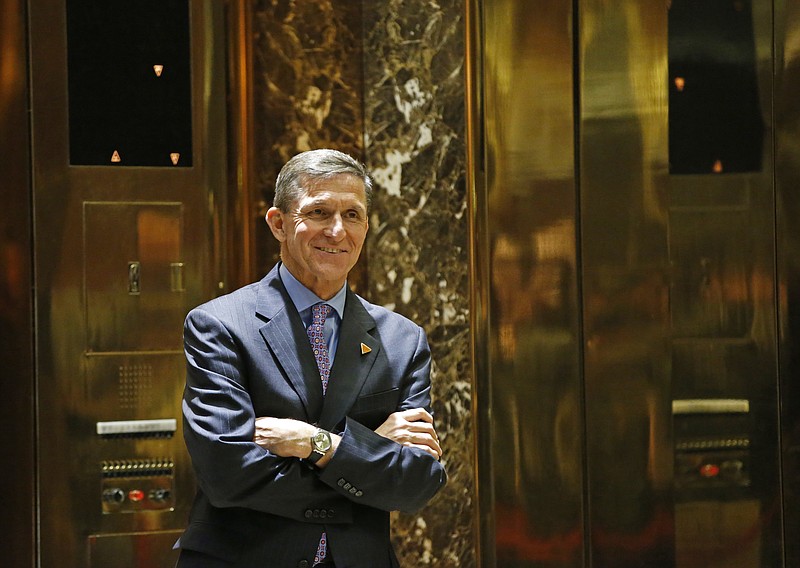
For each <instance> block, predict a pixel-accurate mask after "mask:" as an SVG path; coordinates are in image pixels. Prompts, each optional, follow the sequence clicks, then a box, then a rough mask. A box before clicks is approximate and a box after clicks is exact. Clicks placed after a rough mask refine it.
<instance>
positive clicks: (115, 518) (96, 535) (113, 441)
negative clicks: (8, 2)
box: [26, 0, 226, 568]
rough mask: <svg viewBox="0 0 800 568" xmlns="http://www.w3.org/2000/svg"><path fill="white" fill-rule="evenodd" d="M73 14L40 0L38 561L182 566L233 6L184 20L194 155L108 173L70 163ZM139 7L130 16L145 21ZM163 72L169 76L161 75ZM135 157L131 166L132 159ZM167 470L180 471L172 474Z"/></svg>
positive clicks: (35, 169)
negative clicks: (192, 349) (192, 371)
mask: <svg viewBox="0 0 800 568" xmlns="http://www.w3.org/2000/svg"><path fill="white" fill-rule="evenodd" d="M68 4H69V5H70V6H72V7H75V6H77V4H80V3H73V2H66V1H65V0H31V1H29V2H27V3H26V6H27V9H28V22H29V28H28V34H29V37H28V48H29V58H30V67H29V80H30V91H31V97H30V113H31V118H30V121H31V138H32V139H31V144H30V147H31V149H32V156H31V162H32V165H31V172H32V174H31V176H32V179H31V186H32V191H33V199H32V200H31V202H32V203H33V207H34V210H33V215H34V224H33V225H34V232H33V239H34V243H35V251H34V254H33V262H34V270H35V275H36V281H35V283H34V286H33V287H32V289H33V290H34V292H35V304H36V310H35V341H36V432H37V440H36V444H35V449H36V489H37V494H36V498H37V503H38V504H39V505H40V506H37V508H36V519H35V520H36V527H37V531H38V534H39V535H41V538H40V539H39V540H38V542H37V543H36V547H35V554H36V565H37V566H41V567H42V568H51V567H55V566H70V567H72V566H76V567H77V566H81V567H87V566H98V567H99V566H131V567H134V566H135V567H136V568H140V567H141V568H143V567H144V566H148V567H150V566H153V567H162V566H163V567H166V566H172V565H174V553H173V552H172V544H173V543H174V539H175V538H176V535H177V533H178V532H179V531H180V529H181V528H182V527H183V526H185V523H186V519H187V517H186V515H187V512H188V508H189V506H190V503H191V499H192V497H193V493H194V489H195V480H194V477H193V474H192V471H191V464H190V463H189V457H188V453H187V452H186V449H185V446H184V444H183V439H182V431H181V426H180V420H179V418H180V398H181V394H182V390H183V384H184V374H185V360H184V357H183V353H182V338H181V336H182V334H181V331H182V324H183V318H184V316H185V313H186V310H187V308H188V307H189V306H192V305H197V304H200V303H201V302H202V301H204V300H206V299H209V298H211V297H212V296H213V295H214V293H215V291H216V287H217V283H218V282H220V281H222V280H223V278H222V274H221V273H220V272H219V268H220V267H221V266H223V265H224V262H222V261H220V259H219V255H220V254H221V251H222V246H221V241H220V239H218V234H219V233H221V232H224V225H223V223H222V219H221V218H220V217H219V215H220V213H221V212H222V211H223V210H224V209H223V208H221V207H220V204H221V203H222V202H224V193H225V172H226V165H225V152H224V146H225V136H224V135H220V133H224V132H225V131H226V124H225V113H224V109H225V71H224V52H225V49H224V36H223V35H222V30H223V29H224V19H223V17H224V8H225V6H224V5H223V3H220V2H212V1H211V0H202V1H196V2H195V1H192V2H183V3H182V5H183V7H184V9H185V10H188V11H189V18H188V23H187V20H186V18H184V19H183V20H182V21H183V23H184V24H185V25H188V26H189V27H190V28H191V29H190V33H189V34H188V38H186V37H185V36H184V42H188V43H189V44H190V45H188V46H187V45H184V46H182V48H183V49H185V50H188V53H187V57H188V58H189V63H190V66H191V70H192V73H191V75H190V78H189V79H188V83H187V84H188V86H189V87H190V93H189V94H190V95H191V105H190V108H189V110H188V114H187V115H182V116H181V117H179V118H176V120H178V121H180V122H181V124H180V125H178V126H179V129H180V130H182V132H183V133H185V134H186V135H187V136H189V138H190V140H188V143H190V146H189V148H190V151H186V149H185V148H184V149H177V150H168V151H167V153H166V154H164V156H163V158H164V161H163V163H164V165H165V166H166V167H96V166H87V165H76V164H75V163H71V161H70V157H71V156H72V157H76V156H74V155H73V154H71V152H70V144H69V142H70V119H71V118H75V117H74V116H73V117H70V106H69V104H70V99H69V96H68V94H69V79H71V78H72V77H70V76H69V71H70V70H69V69H68V63H76V62H75V61H74V58H75V57H79V58H83V57H91V56H86V54H85V53H84V54H81V53H80V52H74V51H73V52H72V53H69V54H68V50H67V42H68V38H67V32H68V23H67V7H68ZM73 4H75V6H73ZM83 4H86V3H85V2H83ZM110 4H113V5H114V7H116V8H119V7H120V6H121V5H122V4H126V3H124V2H112V3H110ZM134 4H135V3H127V4H126V6H127V8H126V9H132V10H137V9H138V10H141V9H144V6H138V5H137V6H138V8H137V7H132V6H134ZM178 4H181V3H176V5H178ZM97 9H98V10H103V9H104V8H102V7H98V8H97ZM139 16H141V14H139ZM139 21H141V19H139ZM83 23H87V22H83ZM179 25H180V24H179ZM150 26H157V21H154V20H151V21H149V23H147V24H145V25H143V26H140V25H137V26H134V28H135V29H134V28H132V29H131V30H128V31H129V32H131V33H133V34H134V35H135V36H136V38H137V41H144V43H145V44H146V43H147V41H146V40H147V38H146V37H145V36H146V35H147V33H148V30H149V29H150ZM111 39H112V40H113V39H114V38H111ZM112 43H113V42H112ZM129 47H130V46H129ZM147 47H148V46H146V45H144V47H143V46H142V45H139V46H138V47H137V48H142V49H147ZM150 47H152V46H150ZM131 49H134V48H131ZM104 55H108V54H104ZM70 58H72V59H73V60H72V61H70ZM76 64H77V67H76V68H81V69H86V68H87V67H91V65H92V63H91V62H90V61H80V62H77V63H76ZM118 64H119V65H120V68H119V69H116V70H115V74H116V73H126V72H133V73H135V72H136V69H135V67H136V66H135V65H134V64H133V63H131V62H130V61H127V62H126V61H123V59H122V58H121V59H119V60H118ZM156 64H158V65H163V68H162V69H161V77H160V78H159V77H158V76H157V75H156V72H155V69H154V68H153V65H156ZM171 69H172V67H171V66H170V63H169V61H165V60H156V61H151V62H148V64H147V66H146V67H145V69H144V71H143V72H145V73H146V74H147V77H148V80H152V81H156V82H158V81H164V80H167V79H168V76H169V74H170V73H171ZM160 84H162V85H166V83H160ZM128 88H129V90H130V93H129V94H130V96H131V97H132V98H133V99H134V100H139V101H140V102H148V103H149V104H153V100H152V99H150V98H148V95H147V93H143V92H141V90H140V89H139V88H138V87H136V85H135V82H131V84H130V85H128ZM151 94H152V93H151ZM137 96H138V98H137ZM110 102H111V103H113V101H110ZM84 110H86V109H84ZM140 110H141V109H140ZM150 110H152V112H153V113H155V114H158V113H159V112H161V110H163V109H150ZM90 111H91V109H88V111H87V112H90ZM120 112H122V113H124V109H122V108H121V109H120ZM144 112H148V109H146V108H145V109H144ZM167 120H168V119H167ZM185 120H188V121H189V122H188V123H187V122H185ZM123 122H124V121H123ZM104 126H108V127H109V129H111V130H113V129H114V128H115V126H114V125H104ZM163 126H165V128H167V129H168V128H169V127H170V125H169V124H166V125H163ZM106 132H107V131H106ZM120 148H122V146H120ZM169 153H176V154H180V156H175V159H176V160H177V162H178V164H177V165H179V166H191V167H173V165H172V158H170V156H169ZM119 154H120V160H121V161H122V162H121V165H124V164H125V161H124V160H125V159H126V156H128V155H129V154H128V153H127V152H125V151H123V150H122V149H120V150H119ZM112 155H113V154H108V156H109V157H111V156H112ZM75 161H76V162H83V161H84V160H83V159H76V160H75ZM125 420H132V421H149V420H165V421H175V422H174V423H175V424H176V427H175V428H174V429H172V430H166V431H159V432H150V431H140V432H130V431H126V432H117V433H115V434H108V433H107V432H106V433H98V424H107V423H119V422H120V421H125ZM170 423H171V422H170ZM139 424H140V425H141V424H142V423H139ZM144 424H150V422H144ZM117 426H119V424H117ZM104 427H105V426H104ZM163 463H169V464H172V465H171V466H170V467H169V468H164V467H161V466H159V465H158V464H163ZM115 464H116V465H121V466H125V467H127V468H128V469H125V467H123V470H124V472H125V473H126V475H121V476H117V473H119V472H118V471H117V470H115V469H114V467H116V465H115ZM167 470H168V471H167ZM117 481H119V484H118V483H117ZM89 535H93V536H89ZM120 535H130V538H127V536H126V537H124V538H123V537H121V536H120ZM118 537H119V538H118ZM87 538H89V542H88V545H87ZM112 558H113V559H112Z"/></svg>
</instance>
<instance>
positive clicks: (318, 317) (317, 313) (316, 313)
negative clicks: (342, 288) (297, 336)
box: [311, 303, 333, 325]
mask: <svg viewBox="0 0 800 568" xmlns="http://www.w3.org/2000/svg"><path fill="white" fill-rule="evenodd" d="M332 309H333V307H332V306H331V305H330V304H323V303H319V304H314V305H313V306H311V315H312V316H313V318H314V319H313V323H316V324H319V325H322V324H324V323H325V319H326V318H327V317H328V316H329V315H330V313H331V310H332Z"/></svg>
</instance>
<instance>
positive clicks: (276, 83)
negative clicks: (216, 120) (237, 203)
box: [243, 0, 364, 280]
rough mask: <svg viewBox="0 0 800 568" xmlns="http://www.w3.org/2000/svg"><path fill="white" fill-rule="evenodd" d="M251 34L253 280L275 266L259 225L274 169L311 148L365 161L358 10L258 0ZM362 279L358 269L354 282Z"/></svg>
mask: <svg viewBox="0 0 800 568" xmlns="http://www.w3.org/2000/svg"><path fill="white" fill-rule="evenodd" d="M243 1H249V0H243ZM251 26H252V29H251V30H250V33H251V37H252V43H251V48H252V59H253V69H252V74H251V83H252V84H251V86H250V88H251V89H252V105H253V108H252V114H253V124H252V127H253V133H254V140H253V146H254V148H253V158H254V159H253V163H254V169H255V172H254V176H253V177H254V179H255V183H256V186H257V187H256V191H255V192H254V194H255V195H256V196H257V199H259V202H258V203H256V204H254V205H253V209H254V215H256V216H257V217H258V219H257V220H256V223H255V226H256V230H257V231H258V234H257V235H256V237H257V238H256V247H257V252H256V256H257V261H256V264H257V265H258V268H259V270H260V271H261V274H259V275H257V276H258V277H260V276H261V275H263V274H264V273H266V271H267V270H269V269H270V268H272V265H273V264H274V263H275V261H276V260H277V258H278V244H277V242H276V241H275V240H274V239H273V238H272V235H271V234H269V230H268V228H267V226H266V223H264V221H263V218H264V213H266V209H267V208H268V207H269V206H270V205H271V204H272V197H273V194H274V190H275V178H276V177H277V175H278V172H279V171H280V168H281V166H283V164H284V163H286V161H287V160H288V159H289V158H291V157H292V156H294V155H295V154H297V153H299V152H302V151H304V150H312V149H315V148H335V149H337V150H341V151H343V152H347V153H349V154H352V155H353V156H357V157H359V158H362V159H363V157H364V156H363V85H362V82H361V77H362V69H361V66H362V64H361V60H362V57H361V45H362V40H361V34H362V26H361V3H360V2H359V1H354V0H350V1H346V2H341V1H338V2H337V1H334V0H297V1H295V0H257V1H255V2H253V3H252V12H251ZM361 273H363V268H361V269H360V270H359V271H358V275H357V279H358V280H360V274H361Z"/></svg>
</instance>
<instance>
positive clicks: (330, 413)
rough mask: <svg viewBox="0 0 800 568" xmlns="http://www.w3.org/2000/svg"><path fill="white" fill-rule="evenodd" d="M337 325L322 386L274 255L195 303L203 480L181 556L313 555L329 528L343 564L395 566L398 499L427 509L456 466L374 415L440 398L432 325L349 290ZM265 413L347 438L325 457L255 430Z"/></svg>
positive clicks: (262, 563) (193, 407) (191, 404)
mask: <svg viewBox="0 0 800 568" xmlns="http://www.w3.org/2000/svg"><path fill="white" fill-rule="evenodd" d="M339 333H340V335H339V344H338V347H337V351H336V356H335V360H334V365H333V368H332V369H331V374H330V381H329V383H328V389H327V394H326V395H325V396H324V397H323V394H322V385H321V381H320V376H319V371H318V369H317V365H316V362H315V360H314V355H313V353H312V351H311V347H310V345H309V341H308V337H307V335H306V332H305V329H304V327H303V324H302V321H301V320H300V316H299V314H298V313H297V310H296V309H295V307H294V304H293V303H292V301H291V299H290V298H289V296H288V294H287V292H286V290H285V288H284V287H283V284H282V283H281V280H280V276H279V274H278V270H277V266H276V267H275V268H273V270H272V271H271V272H270V273H269V274H268V275H267V276H266V277H265V278H264V279H263V280H261V281H260V282H258V283H255V284H251V285H249V286H246V287H244V288H241V289H239V290H237V291H235V292H233V293H231V294H228V295H226V296H222V297H220V298H217V299H214V300H212V301H210V302H208V303H206V304H203V305H201V306H199V307H197V308H195V309H194V310H192V311H191V312H190V313H189V315H188V316H187V318H186V324H185V329H184V344H185V351H186V358H187V378H186V390H185V394H184V400H183V414H184V437H185V440H186V445H187V448H188V450H189V454H190V455H191V458H192V463H193V466H194V469H195V473H196V475H197V480H198V487H199V488H198V493H197V496H196V499H195V502H194V505H193V507H192V511H191V514H190V520H189V526H188V528H187V530H186V531H185V533H184V534H183V536H182V537H181V538H180V540H179V541H178V543H177V544H176V547H178V546H179V547H181V548H182V549H183V550H182V553H181V558H180V560H179V562H178V566H179V567H181V568H195V567H196V568H199V567H201V566H237V567H248V568H249V567H253V568H255V567H271V568H272V567H274V568H283V567H286V568H289V567H292V568H294V567H297V566H305V565H307V566H311V562H312V560H313V555H314V552H315V551H316V547H317V544H318V541H319V537H320V534H321V533H322V531H323V530H324V531H325V532H326V533H327V536H328V549H329V552H330V554H332V556H333V558H334V560H335V562H336V566H337V568H383V567H391V566H397V560H396V558H395V555H394V552H393V550H392V547H391V543H390V539H389V511H394V510H400V511H406V512H413V511H416V510H418V509H420V508H421V507H422V506H424V505H425V504H426V503H427V502H428V501H429V500H430V499H431V497H433V495H434V494H435V493H436V492H437V491H438V490H439V489H440V488H441V487H442V486H444V484H445V482H446V474H445V471H444V468H443V467H442V465H441V463H439V462H438V461H436V460H435V459H434V458H432V457H431V456H430V455H429V454H427V453H426V452H423V451H421V450H418V449H414V448H406V447H403V446H401V445H399V444H397V443H395V442H393V441H391V440H389V439H387V438H384V437H382V436H380V435H378V434H376V433H375V432H374V429H375V428H377V427H378V426H380V425H381V424H382V423H383V422H384V421H385V420H386V418H387V417H388V416H389V415H390V414H392V413H393V412H396V411H400V410H406V409H409V408H417V407H423V408H426V409H428V410H430V376H429V374H430V350H429V347H428V344H427V340H426V337H425V333H424V331H423V330H422V328H420V327H419V326H418V325H416V324H414V323H413V322H411V321H410V320H408V319H406V318H404V317H403V316H400V315H399V314H396V313H393V312H390V311H388V310H386V309H384V308H382V307H379V306H376V305H373V304H370V303H368V302H366V301H365V300H363V299H362V298H360V297H359V296H357V295H356V294H354V293H353V292H352V291H350V290H348V291H347V300H346V303H345V310H344V317H343V318H342V322H341V326H340V331H339ZM362 344H364V345H366V346H367V347H368V348H369V351H368V352H367V353H362V351H367V350H366V349H362V347H361V345H362ZM261 416H272V417H278V418H294V419H297V420H302V421H304V422H308V423H312V424H318V425H319V426H320V427H321V428H325V429H327V430H330V431H333V432H337V433H340V434H341V435H342V441H341V443H340V445H339V448H338V450H337V451H336V453H335V454H334V456H333V458H332V459H331V461H330V462H329V463H328V465H327V467H325V468H324V469H316V468H314V467H312V466H309V465H308V464H306V463H305V462H304V461H303V460H299V459H296V458H282V457H278V456H276V455H274V454H272V453H270V452H268V451H267V450H265V449H263V448H261V447H260V446H258V445H257V444H255V443H254V442H253V435H254V431H255V419H256V418H257V417H261Z"/></svg>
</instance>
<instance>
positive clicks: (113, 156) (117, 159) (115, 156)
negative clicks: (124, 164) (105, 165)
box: [111, 150, 122, 164]
mask: <svg viewBox="0 0 800 568" xmlns="http://www.w3.org/2000/svg"><path fill="white" fill-rule="evenodd" d="M111 161H112V162H114V163H115V164H116V163H117V162H121V161H122V158H120V157H119V152H117V151H116V150H114V153H113V154H111Z"/></svg>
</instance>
